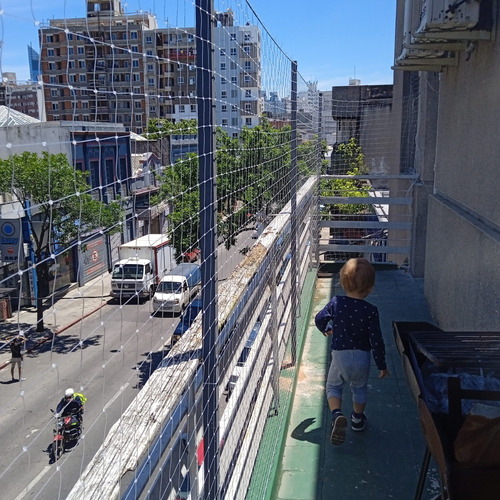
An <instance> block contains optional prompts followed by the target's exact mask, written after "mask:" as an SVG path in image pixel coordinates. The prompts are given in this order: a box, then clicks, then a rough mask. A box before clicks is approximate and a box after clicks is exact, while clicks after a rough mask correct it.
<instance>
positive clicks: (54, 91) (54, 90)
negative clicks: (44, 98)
mask: <svg viewBox="0 0 500 500" xmlns="http://www.w3.org/2000/svg"><path fill="white" fill-rule="evenodd" d="M50 97H57V89H51V90H50Z"/></svg>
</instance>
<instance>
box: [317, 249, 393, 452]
mask: <svg viewBox="0 0 500 500" xmlns="http://www.w3.org/2000/svg"><path fill="white" fill-rule="evenodd" d="M340 284H341V286H342V288H343V289H344V291H345V295H336V296H335V297H333V298H332V299H331V300H330V302H328V304H327V305H326V306H325V307H324V308H323V309H322V310H321V311H320V312H319V313H318V314H317V315H316V318H315V322H316V326H317V327H318V329H319V330H320V331H321V332H322V333H323V335H325V336H326V337H331V363H330V368H329V370H328V377H327V382H326V396H327V398H328V406H329V408H330V411H331V413H332V423H331V431H330V441H331V443H332V444H334V445H340V444H342V443H343V442H344V440H345V433H346V428H347V418H346V417H345V416H344V415H343V414H342V393H343V389H344V385H345V384H346V383H349V384H350V388H351V393H352V401H353V411H352V413H351V428H352V430H353V431H363V430H364V429H365V427H366V421H367V419H366V415H365V413H364V411H365V407H366V401H367V384H368V377H369V374H370V351H372V353H373V358H374V360H375V364H376V365H377V368H378V369H379V376H378V377H379V378H384V377H388V376H389V371H388V370H387V365H386V362H385V346H384V340H383V338H382V332H381V330H380V320H379V314H378V309H377V307H376V306H374V305H373V304H370V303H369V302H367V301H366V300H364V299H365V298H366V297H367V296H368V295H369V294H370V292H371V291H372V290H373V287H374V285H375V269H374V268H373V266H372V265H371V264H370V263H369V262H368V261H367V260H366V259H362V258H355V259H349V260H348V261H347V262H346V263H345V264H344V266H343V267H342V269H341V270H340Z"/></svg>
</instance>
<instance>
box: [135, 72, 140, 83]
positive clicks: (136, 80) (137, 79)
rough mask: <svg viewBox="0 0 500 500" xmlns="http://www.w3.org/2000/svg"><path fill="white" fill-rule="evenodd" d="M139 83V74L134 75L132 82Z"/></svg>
mask: <svg viewBox="0 0 500 500" xmlns="http://www.w3.org/2000/svg"><path fill="white" fill-rule="evenodd" d="M140 81H141V74H140V73H134V82H140Z"/></svg>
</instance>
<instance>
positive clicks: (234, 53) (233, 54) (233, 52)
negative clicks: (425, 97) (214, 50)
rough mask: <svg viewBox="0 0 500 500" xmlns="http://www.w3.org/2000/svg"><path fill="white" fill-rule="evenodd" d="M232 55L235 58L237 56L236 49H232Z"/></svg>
mask: <svg viewBox="0 0 500 500" xmlns="http://www.w3.org/2000/svg"><path fill="white" fill-rule="evenodd" d="M230 54H231V55H232V56H235V55H236V47H231V51H230Z"/></svg>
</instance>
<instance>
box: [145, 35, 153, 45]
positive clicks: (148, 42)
mask: <svg viewBox="0 0 500 500" xmlns="http://www.w3.org/2000/svg"><path fill="white" fill-rule="evenodd" d="M146 43H147V44H148V45H150V44H152V43H153V37H152V36H151V35H147V36H146Z"/></svg>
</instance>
